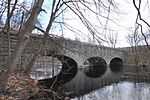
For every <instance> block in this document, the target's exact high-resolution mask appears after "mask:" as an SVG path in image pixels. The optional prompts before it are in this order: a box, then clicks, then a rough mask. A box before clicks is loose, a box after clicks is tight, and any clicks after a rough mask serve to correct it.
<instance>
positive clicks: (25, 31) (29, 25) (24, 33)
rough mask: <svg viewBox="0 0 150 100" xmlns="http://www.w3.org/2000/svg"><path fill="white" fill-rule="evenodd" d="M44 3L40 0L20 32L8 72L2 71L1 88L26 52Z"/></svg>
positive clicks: (9, 61)
mask: <svg viewBox="0 0 150 100" xmlns="http://www.w3.org/2000/svg"><path fill="white" fill-rule="evenodd" d="M43 2H44V0H38V1H37V2H36V3H35V5H34V7H33V8H32V12H31V15H30V17H29V18H28V20H27V21H26V22H25V24H24V25H23V26H22V27H21V29H20V30H19V35H20V39H19V42H18V44H17V46H16V49H15V51H14V52H13V53H12V55H11V57H10V58H9V60H8V65H7V66H6V67H7V68H6V69H7V70H6V71H2V72H3V73H2V72H0V73H1V74H3V75H2V76H0V77H1V79H0V81H1V82H2V83H3V85H2V86H1V87H4V86H5V84H6V82H7V80H8V77H9V74H10V73H12V72H13V71H14V70H15V69H16V67H17V64H18V62H19V58H20V56H21V53H22V51H23V50H24V48H25V46H26V44H27V42H28V40H29V37H30V35H31V32H32V30H33V29H34V27H35V22H36V19H37V16H38V15H39V13H40V11H41V7H42V4H43ZM1 87H0V89H1Z"/></svg>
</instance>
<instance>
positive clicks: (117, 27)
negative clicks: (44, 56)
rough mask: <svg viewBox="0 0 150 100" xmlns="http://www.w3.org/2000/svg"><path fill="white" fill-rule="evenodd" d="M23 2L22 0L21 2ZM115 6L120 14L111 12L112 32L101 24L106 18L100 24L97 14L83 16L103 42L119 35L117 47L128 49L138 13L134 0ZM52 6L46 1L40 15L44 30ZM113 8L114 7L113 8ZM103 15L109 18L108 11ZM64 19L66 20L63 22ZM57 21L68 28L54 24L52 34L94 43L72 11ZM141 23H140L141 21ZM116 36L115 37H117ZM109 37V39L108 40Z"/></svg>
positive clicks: (144, 14) (144, 11) (123, 0)
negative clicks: (112, 35)
mask: <svg viewBox="0 0 150 100" xmlns="http://www.w3.org/2000/svg"><path fill="white" fill-rule="evenodd" d="M20 1H22V0H20ZM26 1H27V2H31V0H26ZM102 1H103V2H105V3H107V2H106V1H105V0H102ZM114 1H115V4H116V5H117V8H116V9H118V10H117V11H118V12H120V13H119V14H118V13H114V12H112V11H111V12H110V15H109V17H110V19H111V20H112V21H111V20H108V25H107V28H110V29H111V31H108V30H107V31H105V30H104V29H103V28H101V27H102V26H101V23H102V25H103V26H105V23H106V20H107V19H105V18H101V17H98V18H99V20H100V22H101V23H99V21H98V20H97V17H96V16H95V14H93V13H91V12H88V11H87V10H85V9H84V8H83V7H82V8H83V9H84V10H85V11H83V14H84V15H85V16H86V17H87V18H88V20H89V21H90V22H91V23H92V25H91V26H92V27H95V28H96V31H98V32H99V34H100V35H99V37H100V38H101V39H103V40H106V41H108V40H109V38H108V37H111V34H115V35H117V44H116V47H127V46H130V45H129V43H128V42H127V39H126V37H127V35H128V34H131V33H132V32H131V30H134V28H135V21H136V16H137V11H136V9H135V7H134V5H133V3H132V0H114ZM145 1H146V0H142V2H144V3H142V9H141V12H142V17H143V18H144V19H146V21H148V22H149V21H150V20H149V15H150V12H148V10H147V9H148V8H146V6H145ZM51 5H52V0H45V1H44V4H43V8H44V9H45V11H46V13H45V12H42V13H40V15H39V17H38V18H39V20H40V21H41V24H42V27H43V29H45V28H46V26H47V24H48V21H49V16H50V10H51ZM90 7H91V8H92V9H94V7H93V6H91V5H90ZM111 8H112V7H111ZM100 14H102V15H104V16H108V12H107V11H103V10H102V11H101V13H100ZM62 18H63V19H64V20H63V21H62ZM56 21H58V22H59V21H61V22H65V23H67V25H68V27H69V29H68V28H66V27H63V26H61V25H60V24H58V23H57V24H53V27H52V29H51V31H50V33H52V34H56V35H59V36H64V37H65V38H70V39H73V40H75V39H76V40H80V41H83V42H93V37H92V35H91V33H90V32H89V31H88V30H87V28H85V26H84V25H83V23H82V22H81V20H80V19H79V18H78V17H77V16H76V15H75V14H74V13H73V12H72V11H71V10H66V11H65V12H63V13H62V14H61V15H60V18H58V19H57V20H56ZM139 22H140V21H139ZM140 23H141V22H140ZM115 35H114V36H115ZM106 37H107V38H106ZM102 45H105V46H110V44H109V43H107V42H102Z"/></svg>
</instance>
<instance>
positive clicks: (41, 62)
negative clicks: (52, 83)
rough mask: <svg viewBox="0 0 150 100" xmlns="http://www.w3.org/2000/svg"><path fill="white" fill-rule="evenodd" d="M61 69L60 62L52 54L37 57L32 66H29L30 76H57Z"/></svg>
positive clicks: (40, 77)
mask: <svg viewBox="0 0 150 100" xmlns="http://www.w3.org/2000/svg"><path fill="white" fill-rule="evenodd" d="M61 69H62V63H61V62H60V61H59V60H58V59H57V58H56V57H52V56H42V57H38V58H37V60H36V61H35V63H34V65H33V67H32V68H31V72H30V78H32V79H37V80H40V79H46V78H52V77H54V76H57V75H58V74H59V73H60V71H61Z"/></svg>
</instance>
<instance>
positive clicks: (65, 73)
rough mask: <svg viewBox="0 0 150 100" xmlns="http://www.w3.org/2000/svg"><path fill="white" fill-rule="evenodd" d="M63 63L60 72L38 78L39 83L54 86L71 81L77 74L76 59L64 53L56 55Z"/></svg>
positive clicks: (48, 86)
mask: <svg viewBox="0 0 150 100" xmlns="http://www.w3.org/2000/svg"><path fill="white" fill-rule="evenodd" d="M54 57H56V58H57V59H58V60H59V61H61V63H62V69H61V71H60V73H59V74H58V75H56V76H54V77H52V78H48V79H42V80H38V81H39V83H38V85H42V86H44V87H45V88H52V87H58V86H61V85H63V84H65V83H67V82H69V81H71V80H72V79H73V78H74V77H75V76H76V74H77V70H78V68H77V63H76V61H75V60H73V59H72V58H70V57H68V56H64V55H55V56H54Z"/></svg>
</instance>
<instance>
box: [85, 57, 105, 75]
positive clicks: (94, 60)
mask: <svg viewBox="0 0 150 100" xmlns="http://www.w3.org/2000/svg"><path fill="white" fill-rule="evenodd" d="M87 60H88V61H89V63H88V64H89V65H88V67H87V68H86V69H85V74H86V76H88V77H91V78H98V77H100V76H102V75H103V74H104V73H105V72H106V69H107V63H106V61H105V60H104V59H103V58H101V57H91V58H89V59H87Z"/></svg>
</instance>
